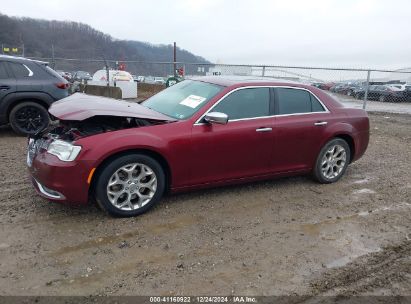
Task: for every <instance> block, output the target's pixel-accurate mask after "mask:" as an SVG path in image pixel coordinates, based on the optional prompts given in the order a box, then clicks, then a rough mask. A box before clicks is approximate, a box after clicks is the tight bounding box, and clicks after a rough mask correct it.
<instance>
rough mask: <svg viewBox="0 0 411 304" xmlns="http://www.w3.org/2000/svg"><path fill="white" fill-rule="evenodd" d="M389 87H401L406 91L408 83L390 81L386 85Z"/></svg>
mask: <svg viewBox="0 0 411 304" xmlns="http://www.w3.org/2000/svg"><path fill="white" fill-rule="evenodd" d="M386 86H387V87H389V88H397V89H400V90H401V91H404V90H405V89H406V86H407V85H406V84H402V83H390V84H387V85H386Z"/></svg>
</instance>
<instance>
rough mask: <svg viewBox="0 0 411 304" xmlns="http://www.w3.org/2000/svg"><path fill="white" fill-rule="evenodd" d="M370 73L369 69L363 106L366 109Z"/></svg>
mask: <svg viewBox="0 0 411 304" xmlns="http://www.w3.org/2000/svg"><path fill="white" fill-rule="evenodd" d="M370 74H371V71H370V70H368V71H367V83H366V85H365V92H364V103H363V104H362V108H363V109H364V110H365V109H366V108H367V99H368V90H369V87H370Z"/></svg>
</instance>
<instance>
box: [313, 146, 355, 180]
mask: <svg viewBox="0 0 411 304" xmlns="http://www.w3.org/2000/svg"><path fill="white" fill-rule="evenodd" d="M334 146H339V147H342V148H343V149H344V152H345V162H344V164H343V165H342V168H341V171H340V172H339V173H338V175H336V176H335V177H327V176H325V175H324V173H323V166H322V162H323V157H325V155H326V154H327V152H328V151H329V150H330V149H331V148H332V147H334ZM350 155H351V150H350V146H349V145H348V143H347V142H346V141H345V140H344V139H341V138H334V139H332V140H330V141H329V142H327V143H326V144H325V145H324V147H323V148H322V149H321V151H320V153H319V154H318V157H317V160H316V162H315V167H314V168H313V177H314V179H315V180H316V181H318V182H319V183H322V184H330V183H334V182H336V181H338V180H339V179H340V178H341V177H342V176H343V175H344V173H345V171H346V170H347V167H348V164H349V163H350V161H351V159H350V157H351V156H350ZM340 164H342V163H340ZM336 165H337V163H336ZM333 169H334V168H333Z"/></svg>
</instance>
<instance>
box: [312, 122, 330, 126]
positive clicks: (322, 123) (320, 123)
mask: <svg viewBox="0 0 411 304" xmlns="http://www.w3.org/2000/svg"><path fill="white" fill-rule="evenodd" d="M327 124H328V122H326V121H317V122H316V123H314V126H325V125H327Z"/></svg>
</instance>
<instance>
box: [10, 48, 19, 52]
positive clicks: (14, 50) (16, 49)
mask: <svg viewBox="0 0 411 304" xmlns="http://www.w3.org/2000/svg"><path fill="white" fill-rule="evenodd" d="M11 51H12V52H13V53H17V52H18V51H19V49H18V48H12V49H11Z"/></svg>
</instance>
